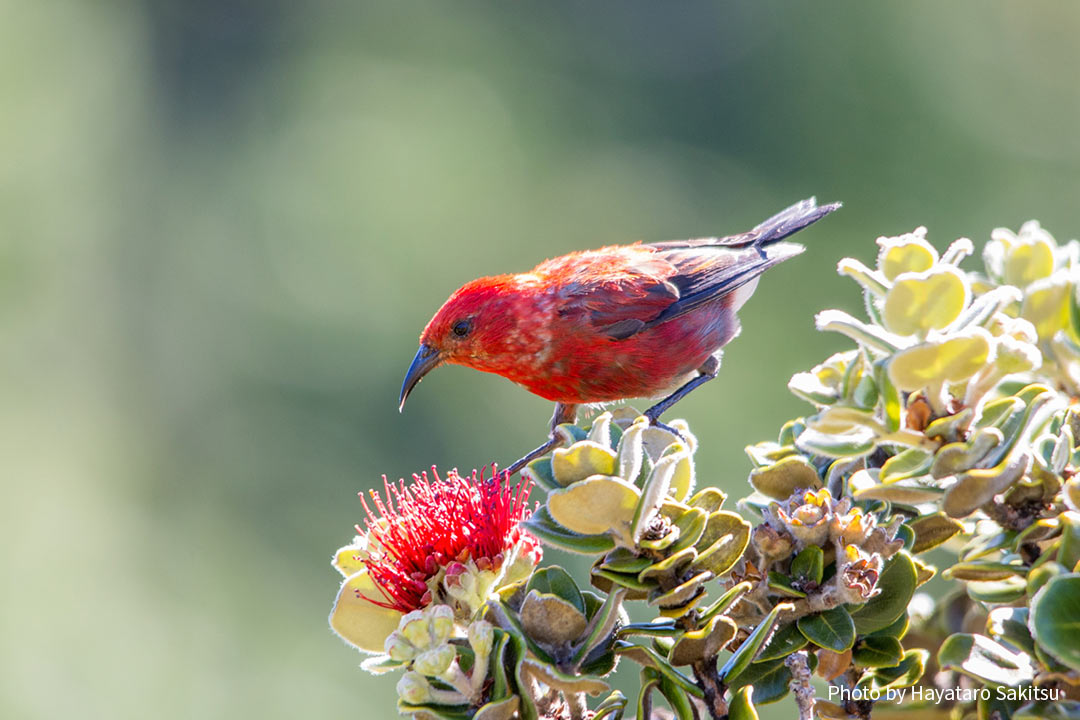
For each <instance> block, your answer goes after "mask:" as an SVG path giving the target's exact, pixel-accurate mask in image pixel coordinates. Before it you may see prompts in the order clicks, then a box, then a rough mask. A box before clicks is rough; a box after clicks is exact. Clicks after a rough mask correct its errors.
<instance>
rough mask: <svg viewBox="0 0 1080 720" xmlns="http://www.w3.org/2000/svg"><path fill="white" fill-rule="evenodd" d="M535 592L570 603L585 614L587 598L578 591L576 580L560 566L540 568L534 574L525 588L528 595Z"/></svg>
mask: <svg viewBox="0 0 1080 720" xmlns="http://www.w3.org/2000/svg"><path fill="white" fill-rule="evenodd" d="M533 590H535V591H536V592H538V593H544V594H545V595H554V596H556V597H558V598H560V599H561V600H563V601H564V602H567V603H570V605H572V606H573V607H574V608H576V609H577V611H578V612H580V613H582V614H584V613H585V597H584V596H583V595H582V594H581V590H580V589H578V586H577V583H575V582H574V578H572V577H570V573H568V572H566V571H565V570H563V569H562V568H561V567H559V566H558V565H551V566H549V567H545V568H540V569H539V570H537V571H536V572H535V573H533V575H532V577H531V578H529V582H528V584H527V585H526V586H525V592H526V594H528V593H530V592H532V591H533Z"/></svg>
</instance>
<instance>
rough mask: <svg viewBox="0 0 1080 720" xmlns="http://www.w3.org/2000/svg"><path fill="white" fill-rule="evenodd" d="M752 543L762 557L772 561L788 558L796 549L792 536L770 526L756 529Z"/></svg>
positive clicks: (761, 526) (759, 526)
mask: <svg viewBox="0 0 1080 720" xmlns="http://www.w3.org/2000/svg"><path fill="white" fill-rule="evenodd" d="M751 542H753V543H754V547H755V548H757V551H758V552H759V553H761V556H762V557H764V558H768V559H770V560H776V559H779V558H785V557H787V556H788V555H790V554H791V551H792V549H794V547H795V542H794V540H792V538H791V536H790V535H788V534H787V533H786V532H780V531H777V530H775V529H773V528H772V526H770V525H758V526H757V527H755V528H754V533H753V535H752V536H751Z"/></svg>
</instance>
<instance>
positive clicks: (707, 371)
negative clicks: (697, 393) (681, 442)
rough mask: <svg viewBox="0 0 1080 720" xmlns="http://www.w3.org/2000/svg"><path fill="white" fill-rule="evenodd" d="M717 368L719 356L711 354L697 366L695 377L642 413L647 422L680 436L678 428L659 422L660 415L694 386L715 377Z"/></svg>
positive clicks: (718, 368)
mask: <svg viewBox="0 0 1080 720" xmlns="http://www.w3.org/2000/svg"><path fill="white" fill-rule="evenodd" d="M719 370H720V358H718V357H716V356H715V355H713V356H712V357H710V358H709V359H708V360H706V361H705V364H703V365H702V366H701V367H699V368H698V376H697V377H695V378H691V379H690V380H688V381H687V382H686V383H685V384H683V386H682V387H680V388H679V389H678V390H676V391H675V392H673V393H671V394H670V395H668V396H667V397H666V398H664V399H663V400H661V401H660V402H658V403H656V404H655V405H653V406H652V407H651V408H649V409H648V410H646V411H645V412H644V413H643V414H644V415H645V417H647V418H648V419H649V424H650V425H652V426H654V427H658V428H663V429H664V430H667V431H668V432H670V433H674V434H675V435H676V436H678V437H682V433H680V432H679V431H678V430H676V429H675V428H673V427H671V426H670V425H665V424H664V423H662V422H660V416H661V415H663V414H664V413H665V412H667V411H668V410H670V409H671V407H672V406H673V405H674V404H675V403H677V402H679V401H680V400H682V399H683V398H684V397H686V396H687V395H689V394H690V393H691V392H693V390H694V388H696V387H698V386H699V385H704V384H705V383H707V382H709V381H710V380H712V379H713V378H714V377H716V373H717V372H718V371H719Z"/></svg>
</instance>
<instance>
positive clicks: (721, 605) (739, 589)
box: [699, 580, 754, 621]
mask: <svg viewBox="0 0 1080 720" xmlns="http://www.w3.org/2000/svg"><path fill="white" fill-rule="evenodd" d="M753 587H754V585H753V583H751V582H748V581H745V580H744V581H743V582H741V583H739V584H738V585H735V586H734V587H732V588H731V589H730V590H728V591H727V592H725V593H724V594H723V595H721V596H720V597H719V598H718V599H717V600H716V602H714V603H713V604H712V605H710V606H709V607H708V608H706V609H705V610H702V611H701V613H700V616H699V617H700V619H701V620H702V621H706V620H708V619H709V618H711V617H712V616H713V615H715V614H717V613H722V612H724V611H725V610H727V609H728V608H729V607H731V606H732V605H734V604H735V603H736V601H738V600H739V599H740V598H742V596H743V595H745V594H746V593H748V592H750V590H751V588H753Z"/></svg>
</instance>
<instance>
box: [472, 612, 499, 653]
mask: <svg viewBox="0 0 1080 720" xmlns="http://www.w3.org/2000/svg"><path fill="white" fill-rule="evenodd" d="M494 644H495V628H494V627H492V625H491V623H489V622H487V621H486V620H477V621H476V622H474V623H472V624H471V625H469V645H471V646H472V649H473V652H475V653H476V655H477V657H486V656H487V655H489V654H491V648H492V646H493V645H494Z"/></svg>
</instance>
